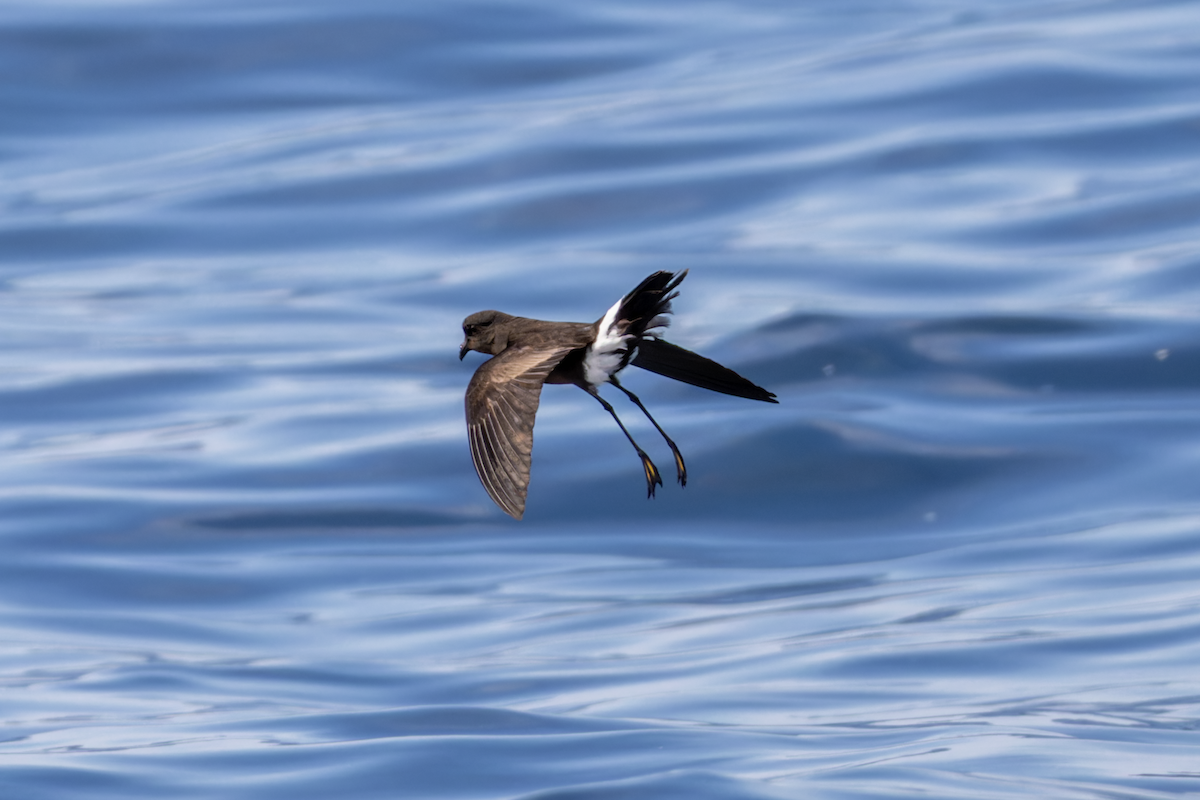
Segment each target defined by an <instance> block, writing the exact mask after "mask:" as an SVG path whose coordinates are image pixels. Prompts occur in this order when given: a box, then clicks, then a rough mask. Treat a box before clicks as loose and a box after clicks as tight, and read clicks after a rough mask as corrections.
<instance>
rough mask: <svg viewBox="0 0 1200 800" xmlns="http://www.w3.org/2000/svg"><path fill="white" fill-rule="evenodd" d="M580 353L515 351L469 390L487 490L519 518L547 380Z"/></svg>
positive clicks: (492, 363)
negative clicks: (565, 359) (535, 424)
mask: <svg viewBox="0 0 1200 800" xmlns="http://www.w3.org/2000/svg"><path fill="white" fill-rule="evenodd" d="M572 349H574V348H572V347H562V348H555V349H547V348H544V347H543V348H535V347H521V346H517V347H510V348H508V349H507V350H505V351H504V352H503V353H501V354H500V355H498V356H493V357H492V358H491V359H489V360H488V361H486V362H484V363H483V364H482V365H481V366H480V367H479V369H477V370H475V375H474V377H472V378H471V383H470V385H469V386H467V400H466V406H467V439H468V441H470V443H471V460H472V461H474V462H475V471H476V472H477V473H479V480H480V481H481V482H482V483H483V488H485V489H487V493H488V494H489V495H491V497H492V499H493V500H495V501H496V505H498V506H500V508H502V509H503V510H504V513H506V514H508V515H509V516H511V517H512V518H513V519H520V518H521V517H522V516H523V515H524V514H525V493H526V492H527V491H528V489H529V464H530V459H531V458H532V455H533V421H534V417H535V416H536V415H537V409H538V400H539V399H540V398H541V394H542V384H543V383H545V381H546V376H547V375H549V374H550V372H551V371H552V370H553V369H554V368H555V367H556V366H557V365H558V362H560V361H562V360H563V357H564V356H565V355H566V354H567V353H569V352H571V350H572Z"/></svg>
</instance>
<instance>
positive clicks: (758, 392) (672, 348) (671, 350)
mask: <svg viewBox="0 0 1200 800" xmlns="http://www.w3.org/2000/svg"><path fill="white" fill-rule="evenodd" d="M633 365H634V366H635V367H641V368H642V369H648V370H650V371H651V372H657V373H658V374H659V375H663V376H665V377H668V378H674V379H675V380H677V381H683V382H684V383H690V384H691V385H692V386H699V387H700V388H701V389H709V390H711V391H714V392H721V393H722V394H731V395H734V396H735V397H745V398H747V399H749V400H762V401H763V402H764V403H778V402H779V401H778V400H776V399H775V395H774V394H773V393H771V392H768V391H767V390H766V389H764V388H762V387H761V386H758V385H756V384H754V383H751V382H750V381H748V380H746V379H745V378H743V377H742V376H741V375H738V374H737V373H736V372H734V371H733V370H731V369H730V368H729V367H723V366H721V365H720V364H718V363H717V362H715V361H713V360H712V359H711V358H705V357H704V356H702V355H700V354H698V353H693V352H692V351H691V350H684V349H683V348H682V347H680V346H679V345H676V344H671V343H670V342H667V341H663V340H662V339H643V340H642V341H641V343H640V344H638V349H637V355H636V356H634V359H633Z"/></svg>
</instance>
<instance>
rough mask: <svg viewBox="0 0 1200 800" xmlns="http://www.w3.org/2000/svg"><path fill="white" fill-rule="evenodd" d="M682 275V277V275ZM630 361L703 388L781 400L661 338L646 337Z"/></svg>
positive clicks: (726, 369)
mask: <svg viewBox="0 0 1200 800" xmlns="http://www.w3.org/2000/svg"><path fill="white" fill-rule="evenodd" d="M657 274H659V275H662V274H664V273H657ZM667 274H669V273H667ZM650 277H651V278H653V277H654V276H653V275H651V276H650ZM680 279H681V280H682V276H680ZM647 280H650V278H647ZM639 288H641V287H639ZM634 291H637V290H636V289H635V290H634ZM631 363H632V364H633V365H634V366H635V367H641V368H642V369H648V370H650V371H651V372H657V373H658V374H659V375H662V376H664V377H667V378H673V379H674V380H677V381H683V382H684V383H690V384H691V385H692V386H699V387H700V388H701V389H708V390H710V391H713V392H721V393H722V394H731V395H733V396H735V397H745V398H748V399H750V400H762V401H763V402H764V403H778V402H779V401H778V400H776V399H775V395H774V394H773V393H772V392H768V391H767V390H766V389H764V388H762V387H761V386H758V385H756V384H753V383H751V382H750V381H748V380H746V379H745V378H743V377H742V376H741V375H738V374H737V373H736V372H734V371H733V370H731V369H729V368H728V367H723V366H721V365H720V364H718V363H717V362H715V361H713V360H712V359H708V358H705V357H704V356H702V355H697V354H696V353H693V352H692V351H691V350H684V349H683V348H682V347H680V346H678V345H674V344H671V343H670V342H664V341H663V340H662V339H643V340H642V342H641V343H640V344H639V345H638V349H637V355H636V356H634V358H633V361H632V362H631Z"/></svg>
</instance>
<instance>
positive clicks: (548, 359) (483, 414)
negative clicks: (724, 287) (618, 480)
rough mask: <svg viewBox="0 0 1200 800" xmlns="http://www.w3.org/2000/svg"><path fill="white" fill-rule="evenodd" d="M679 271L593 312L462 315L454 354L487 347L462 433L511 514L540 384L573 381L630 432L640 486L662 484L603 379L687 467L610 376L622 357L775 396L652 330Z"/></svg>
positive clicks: (745, 392) (522, 480) (723, 388)
mask: <svg viewBox="0 0 1200 800" xmlns="http://www.w3.org/2000/svg"><path fill="white" fill-rule="evenodd" d="M686 276H687V270H684V271H683V272H679V273H670V272H655V273H654V274H653V275H650V276H649V277H648V278H646V279H645V280H644V281H642V282H641V284H639V285H638V287H637V288H636V289H634V290H633V291H632V292H630V293H629V294H627V295H625V296H624V297H623V298H621V299H620V300H619V301H617V303H615V304H614V305H613V306H612V308H610V309H609V310H608V312H607V313H605V315H604V316H603V317H601V318H600V319H599V320H598V321H596V322H594V323H592V324H590V325H589V324H587V323H582V322H544V321H542V320H536V319H527V318H525V317H514V316H511V315H509V314H505V313H503V312H500V311H479V312H477V313H475V314H472V315H471V316H469V317H467V318H466V319H465V320H463V336H464V339H463V343H462V347H461V348H460V349H459V358H460V359H461V358H463V357H464V356H465V355H466V354H467V353H468V352H469V351H471V350H477V351H479V352H481V353H485V354H489V355H491V356H493V357H492V358H491V359H490V360H488V361H486V362H484V363H483V364H482V365H480V367H479V369H477V370H476V371H475V375H474V377H472V378H471V383H470V384H469V385H468V387H467V396H466V412H467V438H468V440H469V441H470V444H471V459H472V460H473V461H474V462H475V470H476V472H478V473H479V479H480V481H482V482H483V486H484V488H485V489H487V492H488V494H489V495H491V497H492V499H493V500H494V501H496V504H497V505H498V506H500V508H502V509H503V510H504V512H505V513H506V514H509V515H510V516H512V517H513V518H515V519H520V518H521V517H522V516H523V515H524V513H525V495H526V492H527V491H528V488H529V465H530V461H531V457H532V453H533V423H534V419H535V417H536V415H537V408H538V402H539V400H540V398H541V392H542V385H543V384H546V383H573V384H575V385H576V386H578V387H580V388H581V389H583V390H584V391H586V392H588V393H589V394H591V395H592V396H593V397H595V398H596V400H598V401H599V402H600V404H601V405H602V406H604V408H605V410H607V411H608V412H609V414H611V415H612V417H613V419H614V420H616V422H617V425H619V426H620V428H621V431H622V432H623V433H624V434H625V437H626V438H627V439H629V441H630V443H631V444H632V445H633V447H634V449H635V450H637V453H638V456H639V457H640V458H641V460H642V467H643V469H644V471H645V473H646V483H647V492H648V494H649V495H650V496H653V495H654V488H655V486H656V485H657V486H661V485H662V478H661V476H660V475H659V473H658V468H657V467H655V466H654V462H652V461H651V460H650V458H649V456H647V455H646V453H645V452H644V451H643V450H642V449H641V447H639V446H638V444H637V442H635V441H634V440H633V437H632V436H630V434H629V431H627V430H626V429H625V426H624V425H623V424H622V423H621V420H620V419H619V418H618V417H617V414H616V411H615V410H614V409H613V407H612V406H611V405H609V404H608V402H607V401H606V400H604V399H603V398H602V397H600V394H599V388H600V387H601V386H602V385H604V384H605V383H611V384H613V385H614V386H616V387H617V388H618V389H620V390H621V391H622V392H623V393H624V394H626V395H627V396H628V397H629V398H630V400H632V401H633V402H634V403H635V404H636V405H637V406H638V408H639V409H641V410H642V412H643V413H644V414H645V415H646V417H647V418H648V419H649V420H650V422H651V423H653V425H654V427H655V428H656V429H657V430H658V432H659V433H660V434H662V437H663V439H665V440H666V442H667V444H668V445H669V446H670V448H671V453H672V455H673V456H674V458H675V466H676V471H677V473H678V476H679V482H680V484H682V485H686V484H687V468H686V467H685V465H684V463H683V456H681V455H680V453H679V448H678V447H676V446H675V443H674V442H673V441H672V440H671V438H670V437H669V436H667V434H666V432H665V431H663V429H662V428H661V427H660V426H659V424H658V423H657V422H656V421H655V420H654V417H652V416H650V412H649V411H647V410H646V407H645V406H643V405H642V401H641V400H639V399H638V398H637V396H636V395H634V394H633V393H632V392H630V391H629V390H628V389H626V388H625V387H624V386H622V385H621V384H620V382H619V381H618V380H617V374H618V373H619V372H620V371H621V370H622V369H624V368H625V367H626V366H628V365H629V364H631V363H632V364H633V366H635V367H641V368H642V369H646V370H649V371H651V372H656V373H658V374H660V375H664V376H666V377H668V378H674V379H675V380H678V381H683V382H684V383H690V384H692V385H694V386H699V387H701V388H704V389H710V390H712V391H714V392H722V393H724V394H731V395H735V396H737V397H746V398H749V399H751V400H762V401H764V402H768V403H774V402H777V401H776V400H775V395H774V394H772V393H771V392H768V391H767V390H766V389H763V388H762V387H761V386H757V385H755V384H754V383H751V382H750V381H748V380H746V379H745V378H743V377H742V376H741V375H738V374H737V373H736V372H734V371H733V370H731V369H729V368H727V367H723V366H721V365H720V364H718V363H716V362H715V361H712V360H710V359H707V358H705V357H704V356H701V355H697V354H696V353H693V352H691V351H689V350H685V349H683V348H682V347H679V346H677V345H673V344H671V343H669V342H666V341H663V340H662V339H659V338H658V336H657V333H658V331H659V330H660V329H662V328H665V327H666V326H667V324H668V322H669V320H668V318H667V315H668V314H670V313H671V301H672V300H673V299H675V297H677V296H678V294H679V293H678V292H676V291H675V288H676V287H678V286H679V284H680V282H681V281H683V279H684V278H685V277H686Z"/></svg>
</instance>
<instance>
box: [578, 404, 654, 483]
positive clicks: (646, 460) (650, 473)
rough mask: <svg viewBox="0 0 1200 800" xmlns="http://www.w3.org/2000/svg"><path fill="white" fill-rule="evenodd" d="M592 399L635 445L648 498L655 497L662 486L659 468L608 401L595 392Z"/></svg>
mask: <svg viewBox="0 0 1200 800" xmlns="http://www.w3.org/2000/svg"><path fill="white" fill-rule="evenodd" d="M588 394H590V395H591V396H592V397H594V398H596V400H597V402H599V403H600V405H602V406H604V410H605V411H607V412H608V413H609V414H611V415H612V418H613V419H615V420H616V421H617V425H618V426H619V427H620V428H621V433H623V434H625V438H626V439H628V440H629V443H630V444H631V445H633V449H634V450H637V454H638V458H640V459H642V469H643V470H645V472H646V497H648V498H649V497H654V486H655V485H656V484H657V485H658V486H662V476H661V475H659V474H658V467H656V466H654V462H653V461H651V460H650V456H648V455H646V451H645V450H643V449H642V448H640V447H638V443H637V442H635V441H634V440H633V437H632V436H630V435H629V431H627V430H625V425H624V423H622V422H621V418H620V417H618V416H617V412H616V411H615V410H614V409H613V407H612V406H611V405H609V403H608V401H607V400H605V399H604V398H603V397H601V396H600V395H598V394H596V393H595V392H588Z"/></svg>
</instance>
